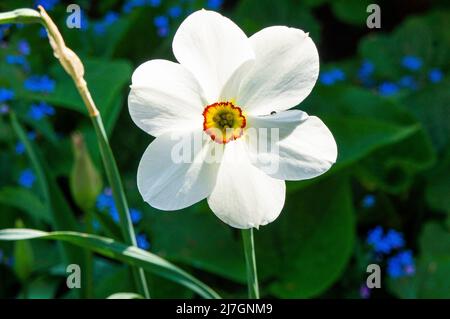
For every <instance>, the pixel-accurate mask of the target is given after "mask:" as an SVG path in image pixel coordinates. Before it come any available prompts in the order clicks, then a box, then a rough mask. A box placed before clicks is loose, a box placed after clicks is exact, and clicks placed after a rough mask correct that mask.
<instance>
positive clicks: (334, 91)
mask: <svg viewBox="0 0 450 319" xmlns="http://www.w3.org/2000/svg"><path fill="white" fill-rule="evenodd" d="M331 106H332V107H331ZM301 108H302V109H303V110H305V111H307V112H308V113H309V114H311V115H317V116H319V117H320V118H321V119H322V120H323V121H324V123H325V124H326V125H327V126H328V127H329V129H330V130H331V132H332V133H333V136H334V137H335V139H336V143H337V146H338V159H337V163H336V164H335V166H334V168H332V170H331V172H333V171H337V170H338V169H340V168H342V167H347V166H349V165H350V164H353V163H354V162H356V161H359V160H361V159H363V158H364V157H366V156H367V155H369V154H370V153H371V152H373V151H376V150H378V149H381V148H382V147H385V146H387V145H390V144H396V143H398V142H400V141H402V140H404V139H406V138H408V137H410V136H412V135H413V134H415V133H416V132H418V131H420V129H421V127H420V124H419V123H418V122H417V121H416V120H415V119H414V117H413V116H412V115H411V114H409V112H407V111H406V110H404V109H403V108H402V107H400V106H399V105H398V104H396V103H395V102H393V101H389V100H386V99H384V98H382V97H380V96H378V95H375V94H374V93H372V92H370V91H367V90H364V89H361V88H356V87H352V86H339V87H330V88H323V87H319V88H318V89H317V90H315V91H314V93H313V94H312V96H311V97H309V98H308V99H307V100H306V101H305V102H304V103H302V104H301ZM331 172H330V173H331Z"/></svg>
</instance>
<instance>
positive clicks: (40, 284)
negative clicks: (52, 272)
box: [21, 276, 60, 299]
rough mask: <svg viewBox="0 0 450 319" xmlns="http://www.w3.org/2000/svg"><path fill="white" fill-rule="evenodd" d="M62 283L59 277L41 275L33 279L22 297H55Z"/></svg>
mask: <svg viewBox="0 0 450 319" xmlns="http://www.w3.org/2000/svg"><path fill="white" fill-rule="evenodd" d="M59 284H60V280H59V278H56V277H50V276H41V277H38V278H36V279H34V280H33V281H31V282H30V283H29V285H28V287H26V291H23V292H22V295H21V297H22V298H26V299H53V298H55V296H56V291H57V289H58V286H59Z"/></svg>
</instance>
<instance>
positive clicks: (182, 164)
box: [137, 131, 220, 210]
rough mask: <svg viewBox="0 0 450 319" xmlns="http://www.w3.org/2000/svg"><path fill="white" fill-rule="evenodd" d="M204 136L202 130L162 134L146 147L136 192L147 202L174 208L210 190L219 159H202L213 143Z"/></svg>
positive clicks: (156, 205)
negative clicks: (216, 160) (213, 160)
mask: <svg viewBox="0 0 450 319" xmlns="http://www.w3.org/2000/svg"><path fill="white" fill-rule="evenodd" d="M204 137H205V134H204V133H203V132H202V131H197V132H185V133H175V134H173V133H166V134H163V135H161V136H159V137H157V138H156V139H155V140H154V141H153V142H152V143H151V144H150V145H149V146H148V148H147V150H146V151H145V153H144V155H143V156H142V159H141V162H140V163H139V168H138V173H137V183H138V188H139V192H140V193H141V195H142V197H143V198H144V200H145V201H146V202H147V203H149V204H150V205H151V206H153V207H155V208H158V209H161V210H177V209H182V208H185V207H188V206H190V205H193V204H195V203H196V202H198V201H200V200H202V199H204V198H206V197H207V196H208V195H209V194H210V193H211V191H212V189H213V187H214V184H215V181H216V176H217V172H218V169H219V166H220V162H212V161H207V160H205V159H207V158H208V156H210V153H209V152H211V150H212V149H213V148H214V147H215V144H216V145H217V143H214V142H213V141H211V139H210V138H209V137H208V136H206V137H207V139H204ZM202 141H203V144H202ZM204 141H206V142H204ZM218 160H219V161H220V159H218Z"/></svg>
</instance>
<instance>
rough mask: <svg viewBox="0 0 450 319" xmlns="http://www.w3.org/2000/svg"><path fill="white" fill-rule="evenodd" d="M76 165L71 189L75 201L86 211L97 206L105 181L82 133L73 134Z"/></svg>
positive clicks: (71, 178) (71, 177)
mask: <svg viewBox="0 0 450 319" xmlns="http://www.w3.org/2000/svg"><path fill="white" fill-rule="evenodd" d="M72 145H73V152H74V165H73V167H72V172H71V174H70V190H71V192H72V196H73V198H74V200H75V203H76V204H77V205H78V207H80V208H81V209H82V210H83V211H84V212H86V211H89V210H91V209H93V208H94V207H95V201H96V198H97V196H98V195H99V194H100V192H101V190H102V187H103V182H102V178H101V176H100V174H99V172H98V171H97V169H96V167H95V165H94V163H93V162H92V159H91V157H90V155H89V152H88V150H87V148H86V145H85V143H84V139H83V136H82V135H81V134H80V133H74V134H72Z"/></svg>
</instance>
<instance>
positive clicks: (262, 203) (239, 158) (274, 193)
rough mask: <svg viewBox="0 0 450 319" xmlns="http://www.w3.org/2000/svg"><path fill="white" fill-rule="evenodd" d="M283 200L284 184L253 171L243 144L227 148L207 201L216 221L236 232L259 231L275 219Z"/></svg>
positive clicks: (230, 144)
mask: <svg viewBox="0 0 450 319" xmlns="http://www.w3.org/2000/svg"><path fill="white" fill-rule="evenodd" d="M285 197H286V185H285V183H284V181H281V180H277V179H274V178H272V177H270V176H268V175H266V174H265V173H263V172H262V171H261V170H259V169H258V168H256V167H254V166H253V165H252V164H251V163H250V160H249V158H248V150H247V148H246V144H245V142H244V141H242V140H239V139H238V140H236V141H232V142H229V143H228V144H226V146H225V152H224V155H223V159H222V163H221V166H220V169H219V173H218V176H217V182H216V185H215V187H214V190H213V191H212V193H211V195H210V196H209V197H208V204H209V207H210V208H211V210H212V211H213V212H214V214H216V215H217V217H219V218H220V219H221V220H222V221H223V222H225V223H227V224H228V225H230V226H233V227H236V228H242V229H246V228H252V227H256V228H258V227H259V226H261V225H266V224H268V223H270V222H272V221H274V220H275V219H276V218H277V217H278V215H279V214H280V212H281V210H282V209H283V205H284V200H285Z"/></svg>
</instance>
